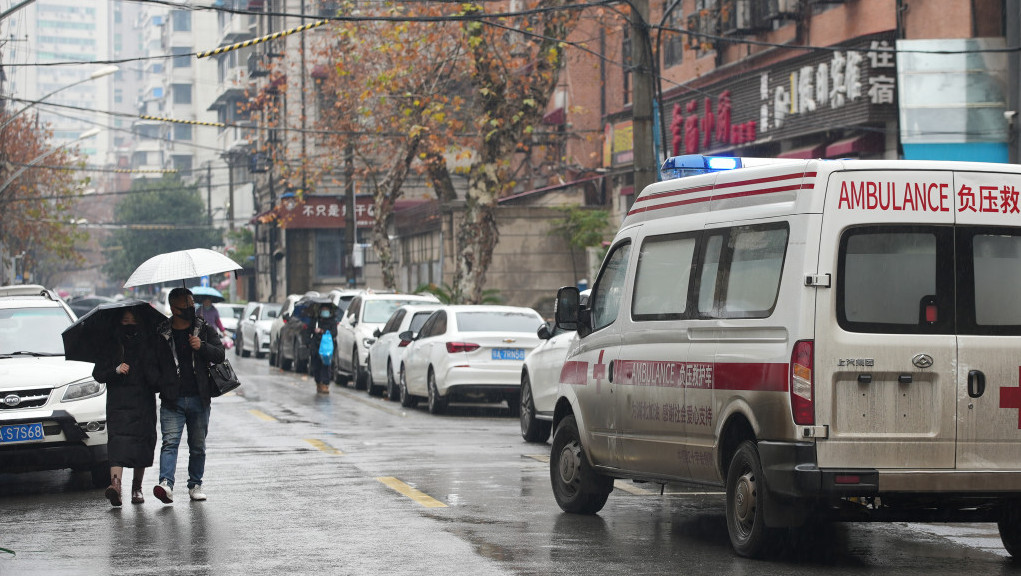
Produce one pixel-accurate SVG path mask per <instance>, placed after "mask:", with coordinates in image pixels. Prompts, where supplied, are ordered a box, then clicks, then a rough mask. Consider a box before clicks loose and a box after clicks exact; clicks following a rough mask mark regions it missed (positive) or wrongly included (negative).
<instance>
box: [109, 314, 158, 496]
mask: <svg viewBox="0 0 1021 576" xmlns="http://www.w3.org/2000/svg"><path fill="white" fill-rule="evenodd" d="M154 335H155V332H154V329H153V328H152V327H146V326H143V325H142V324H140V323H139V321H138V318H137V317H136V315H135V314H134V313H133V312H132V310H131V309H130V308H128V309H126V310H125V311H124V313H123V315H122V316H121V319H120V322H119V323H118V324H117V326H116V328H115V330H114V341H113V342H111V343H110V344H111V346H110V348H109V353H108V354H107V355H106V358H104V359H103V361H101V362H97V363H96V366H95V368H94V369H93V370H92V376H93V377H94V378H95V379H96V381H98V382H103V383H105V384H106V386H107V392H106V426H107V434H108V438H109V439H108V441H107V451H108V452H109V455H110V486H109V487H108V488H107V489H106V497H107V498H108V499H109V500H110V503H111V504H113V505H114V506H120V505H121V478H122V477H123V474H124V468H133V469H134V475H133V477H132V480H131V502H132V503H133V504H141V503H143V502H145V499H144V498H143V497H142V476H143V475H144V474H145V469H146V468H148V467H149V466H152V464H153V455H154V454H155V452H156V394H155V392H156V391H155V388H156V386H157V385H158V381H159V371H158V368H157V363H156V360H155V358H154V356H153V346H154V342H153V339H154Z"/></svg>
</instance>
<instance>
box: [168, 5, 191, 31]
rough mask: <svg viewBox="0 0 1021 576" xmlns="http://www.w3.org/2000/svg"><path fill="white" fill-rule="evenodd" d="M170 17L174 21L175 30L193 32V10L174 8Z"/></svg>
mask: <svg viewBox="0 0 1021 576" xmlns="http://www.w3.org/2000/svg"><path fill="white" fill-rule="evenodd" d="M170 17H171V18H172V22H173V23H174V32H191V12H187V11H184V10H173V11H171V13H170Z"/></svg>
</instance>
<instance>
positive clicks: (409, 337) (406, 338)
mask: <svg viewBox="0 0 1021 576" xmlns="http://www.w3.org/2000/svg"><path fill="white" fill-rule="evenodd" d="M397 337H398V338H400V339H401V343H400V344H398V345H397V347H398V348H404V347H405V346H407V345H408V344H411V342H412V341H413V340H414V339H415V333H414V332H412V331H411V330H405V331H404V332H401V333H400V334H398V335H397Z"/></svg>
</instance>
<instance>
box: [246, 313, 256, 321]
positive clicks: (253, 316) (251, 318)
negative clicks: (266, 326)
mask: <svg viewBox="0 0 1021 576" xmlns="http://www.w3.org/2000/svg"><path fill="white" fill-rule="evenodd" d="M248 319H249V320H251V321H252V322H255V321H256V320H257V318H256V317H255V314H252V315H251V316H249V317H248Z"/></svg>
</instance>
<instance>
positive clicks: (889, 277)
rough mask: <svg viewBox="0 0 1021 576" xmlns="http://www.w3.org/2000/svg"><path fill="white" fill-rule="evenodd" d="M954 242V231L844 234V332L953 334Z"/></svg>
mask: <svg viewBox="0 0 1021 576" xmlns="http://www.w3.org/2000/svg"><path fill="white" fill-rule="evenodd" d="M952 239H953V229H952V228H949V227H945V228H939V227H918V226H900V227H890V226H887V227H866V228H856V229H851V230H849V231H847V232H845V233H844V236H843V238H842V239H841V243H840V264H839V274H838V278H837V302H838V304H837V319H838V321H839V323H840V325H841V327H843V328H844V329H845V330H848V331H850V332H879V333H883V332H891V333H924V334H931V333H941V334H942V333H950V332H952V331H953V315H954V306H953V261H954V255H953V245H952ZM946 263H949V265H945V264H946Z"/></svg>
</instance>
